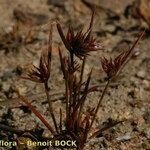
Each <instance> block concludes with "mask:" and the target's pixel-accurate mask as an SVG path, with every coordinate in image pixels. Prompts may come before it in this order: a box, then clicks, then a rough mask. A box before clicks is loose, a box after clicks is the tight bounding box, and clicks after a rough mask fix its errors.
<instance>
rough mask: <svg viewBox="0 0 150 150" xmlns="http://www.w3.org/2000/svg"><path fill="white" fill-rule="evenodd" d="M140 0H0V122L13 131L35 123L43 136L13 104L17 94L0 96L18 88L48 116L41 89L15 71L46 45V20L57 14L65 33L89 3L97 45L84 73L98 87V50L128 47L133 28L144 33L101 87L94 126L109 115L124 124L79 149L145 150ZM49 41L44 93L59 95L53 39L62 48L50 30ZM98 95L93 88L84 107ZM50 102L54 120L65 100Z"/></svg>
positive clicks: (149, 124)
mask: <svg viewBox="0 0 150 150" xmlns="http://www.w3.org/2000/svg"><path fill="white" fill-rule="evenodd" d="M148 3H149V2H148V0H143V1H142V0H141V1H138V0H132V1H130V0H127V1H126V2H125V1H123V0H115V1H113V0H107V1H106V0H105V1H104V0H93V1H92V0H83V1H81V0H76V1H71V0H62V1H61V0H56V1H54V0H48V1H45V0H32V1H30V0H26V1H19V0H14V1H11V0H7V1H3V0H0V14H1V17H0V60H1V61H0V101H3V102H1V103H0V116H1V118H0V122H1V123H5V124H7V125H9V126H13V127H15V128H17V129H20V130H32V129H35V128H36V127H37V125H39V126H40V127H41V128H43V129H45V130H44V133H43V136H45V137H48V136H49V132H48V131H47V129H46V127H45V126H44V125H43V124H42V123H41V122H40V121H39V120H38V119H37V118H36V117H35V116H34V114H32V113H31V112H30V111H29V110H28V109H27V108H24V107H20V103H19V102H18V100H17V99H16V100H12V101H11V100H9V101H7V102H6V99H9V98H10V99H11V98H13V97H14V96H15V95H14V93H13V89H14V88H18V89H19V90H20V93H21V94H23V95H26V96H27V97H29V99H30V100H32V104H33V105H35V106H36V107H37V109H38V110H39V111H40V112H41V113H42V114H43V115H44V116H45V117H46V118H47V120H48V121H50V122H51V121H52V120H51V118H50V117H49V113H48V104H47V103H46V102H44V101H45V100H46V97H45V95H44V94H43V93H44V90H43V87H42V86H41V85H39V84H35V83H32V82H30V81H25V80H22V79H20V78H19V75H20V74H21V72H22V69H26V68H27V67H28V66H30V65H31V64H32V63H34V64H38V61H39V57H40V53H41V49H42V48H46V47H47V45H46V44H47V40H48V31H49V29H48V25H49V24H48V23H49V21H50V20H51V19H59V21H60V22H61V23H62V27H63V29H64V30H65V31H66V30H67V28H68V26H69V24H72V25H73V27H74V28H75V29H76V30H79V29H80V28H81V27H84V28H85V29H86V28H87V27H88V26H87V25H88V23H89V20H90V15H91V11H90V6H91V5H92V4H94V5H96V16H95V22H94V29H93V32H94V36H95V37H97V39H98V41H100V42H101V43H102V45H103V47H104V50H103V52H102V51H99V52H94V53H92V54H91V55H90V56H89V58H88V61H87V63H86V70H85V72H86V74H85V77H86V75H87V74H88V73H89V71H90V69H91V68H92V67H93V66H94V68H93V79H92V83H91V84H96V85H99V84H102V85H103V84H104V82H105V76H106V75H105V74H104V73H103V71H102V69H101V65H100V59H99V58H100V56H102V53H103V54H105V55H107V56H112V57H114V56H116V55H117V54H119V53H120V52H121V51H122V50H126V49H127V48H129V46H131V44H132V43H133V41H134V40H135V39H136V37H137V35H138V33H139V32H140V31H141V30H144V29H145V28H146V29H147V30H146V33H145V37H144V39H143V40H142V41H141V42H140V45H139V46H138V47H137V48H136V53H135V56H134V57H132V58H131V60H130V61H129V63H128V64H127V65H126V66H125V68H124V69H123V71H122V72H121V74H120V76H119V77H118V78H117V80H115V81H114V84H115V85H112V86H110V87H109V89H108V91H107V94H106V96H105V98H104V101H103V103H102V106H101V109H100V111H99V113H98V117H97V119H96V123H95V126H98V127H100V126H101V125H102V124H104V123H109V121H110V120H111V119H112V120H123V119H128V121H125V122H124V123H122V124H119V125H117V126H115V127H113V128H112V129H110V130H108V131H105V132H104V133H103V134H102V135H99V137H97V138H94V139H92V140H91V141H90V142H89V143H87V144H86V147H85V149H89V150H92V149H97V150H98V149H106V150H107V149H109V150H111V149H112V150H127V149H128V150H130V149H131V150H138V149H139V150H146V149H147V150H148V149H150V98H149V97H150V92H149V91H150V50H149V47H150V34H149V30H148V29H149V25H150V24H149V22H150V20H149V19H150V17H149V14H150V13H149V12H148V11H144V10H150V9H148ZM149 6H150V5H149ZM146 12H147V13H146ZM18 22H19V23H18ZM13 26H15V27H16V26H19V28H18V32H17V33H18V35H16V39H13V38H11V36H12V34H13V33H12V30H13ZM16 30H17V28H16ZM53 42H54V44H53V58H52V73H51V79H50V81H49V82H50V86H51V91H50V94H51V93H55V92H59V93H60V94H59V96H57V95H56V96H54V97H52V99H55V98H57V99H58V100H59V97H61V96H62V95H63V92H64V84H63V83H64V81H63V76H62V73H61V70H60V64H59V57H58V50H57V45H58V44H59V45H60V46H61V49H62V50H64V51H65V49H64V46H63V45H62V43H61V40H60V37H59V35H58V33H57V32H56V28H54V33H53ZM64 53H66V52H64ZM101 88H103V86H102V87H101ZM99 94H100V93H99V92H96V93H92V94H91V95H90V96H89V99H88V102H87V104H86V105H87V107H88V106H89V105H90V106H91V107H92V106H95V104H96V103H97V102H98V96H99ZM53 105H54V108H55V113H56V116H57V117H58V112H59V107H58V106H60V107H61V108H62V109H63V108H64V106H65V104H64V102H63V101H56V102H54V103H53ZM5 135H7V132H4V131H1V130H0V139H5V138H7V137H6V136H5ZM10 137H12V135H10ZM0 149H1V148H0ZM4 149H5V148H4ZM20 149H21V148H20Z"/></svg>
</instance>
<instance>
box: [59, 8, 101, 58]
mask: <svg viewBox="0 0 150 150" xmlns="http://www.w3.org/2000/svg"><path fill="white" fill-rule="evenodd" d="M94 14H95V12H94V11H93V14H92V17H91V21H90V26H89V29H88V30H87V31H86V32H85V33H83V31H82V30H81V31H79V32H77V33H76V34H75V32H74V30H73V28H72V27H71V26H70V27H69V29H68V32H67V35H66V36H65V35H64V33H63V31H62V28H61V25H60V24H59V23H58V22H57V29H58V32H59V34H60V37H61V39H62V41H63V43H64V45H65V47H66V48H67V50H68V51H69V52H70V53H72V54H74V55H76V56H77V57H79V58H80V59H83V57H85V56H87V55H88V54H89V52H91V51H97V50H99V49H101V46H100V44H99V43H97V42H96V39H94V38H93V36H92V35H91V33H92V26H93V20H94Z"/></svg>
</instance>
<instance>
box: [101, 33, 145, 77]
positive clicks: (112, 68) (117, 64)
mask: <svg viewBox="0 0 150 150" xmlns="http://www.w3.org/2000/svg"><path fill="white" fill-rule="evenodd" d="M143 35H144V32H142V33H141V34H140V36H139V37H138V38H137V40H136V41H135V42H134V43H133V45H132V47H131V48H130V49H129V50H127V51H124V52H122V53H121V54H119V55H118V56H117V57H116V58H115V59H114V60H112V58H110V59H109V60H108V59H107V58H105V57H103V58H101V64H102V68H103V70H104V71H105V73H106V74H107V77H108V79H110V78H114V77H115V76H116V75H117V73H118V72H119V70H120V69H121V67H122V65H124V63H125V62H126V60H127V59H128V58H129V57H130V55H131V53H132V54H133V53H134V51H133V50H134V48H135V47H136V46H137V44H138V43H139V41H140V39H141V38H142V37H143Z"/></svg>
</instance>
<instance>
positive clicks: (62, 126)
mask: <svg viewBox="0 0 150 150" xmlns="http://www.w3.org/2000/svg"><path fill="white" fill-rule="evenodd" d="M94 15H95V11H93V12H92V15H91V20H90V24H89V27H88V29H87V30H86V32H83V30H80V31H78V32H75V31H74V29H73V27H72V26H69V29H68V31H67V34H66V35H65V34H64V32H63V29H62V27H61V24H60V23H59V22H58V21H56V22H55V24H53V23H52V24H51V25H50V32H49V42H48V48H47V49H46V50H42V55H41V57H40V63H39V66H38V67H37V66H34V65H33V66H32V67H31V68H30V71H28V72H27V73H26V75H25V76H22V78H23V79H27V80H31V81H33V82H37V83H41V84H43V86H44V89H45V94H46V97H47V101H48V104H49V112H50V115H51V118H52V121H53V125H52V124H51V123H49V122H48V120H46V119H45V118H44V117H43V116H42V114H41V113H40V112H39V111H38V110H37V109H36V108H35V107H34V106H33V105H32V103H30V100H29V99H27V98H26V97H25V96H22V95H20V94H19V92H17V95H18V97H19V99H20V100H21V101H23V102H24V103H25V105H27V107H29V108H30V109H31V111H32V112H33V113H34V114H35V115H36V116H37V117H38V118H39V119H40V120H41V121H42V123H43V124H44V125H45V126H46V127H47V129H48V130H49V131H50V132H51V135H52V136H51V137H49V139H51V140H53V141H55V140H59V141H61V140H65V141H68V140H72V141H76V146H73V147H69V146H67V145H66V146H65V147H63V146H61V145H60V146H59V148H61V149H63V148H75V149H78V150H82V149H84V146H85V144H86V143H87V142H88V141H89V140H90V139H91V138H94V137H96V136H97V135H99V134H100V133H102V132H103V131H104V130H106V129H109V128H111V127H113V126H115V125H117V124H118V123H121V122H122V121H115V122H113V123H112V124H111V125H109V126H107V127H104V128H100V129H97V128H96V129H94V130H93V129H92V128H93V124H94V121H95V119H96V117H97V114H98V111H99V109H100V106H101V103H102V100H103V99H104V96H105V94H106V91H107V89H108V87H109V84H110V83H111V81H112V80H113V79H114V78H116V77H117V76H118V74H119V72H120V71H121V69H122V68H123V66H124V65H125V64H126V62H127V61H128V60H129V58H130V57H131V56H132V55H133V53H134V48H135V47H136V46H137V44H138V43H139V41H140V40H141V38H142V37H143V35H144V32H142V33H141V34H140V35H139V36H138V38H137V40H136V41H135V42H134V43H133V45H132V46H131V48H129V49H128V50H126V51H123V52H121V54H119V55H118V56H116V57H115V58H114V59H112V58H111V57H110V59H107V58H106V57H100V63H101V66H102V69H103V71H104V72H105V73H106V76H107V80H106V85H105V86H104V89H103V90H102V92H100V94H101V96H100V97H99V100H98V103H97V105H96V106H95V107H94V108H93V109H91V110H87V112H86V111H83V110H85V107H86V106H85V102H86V100H87V96H88V94H89V93H91V92H95V91H98V87H99V86H91V85H90V82H91V79H92V69H91V71H90V72H89V74H88V76H87V79H86V80H85V81H83V76H84V74H85V72H84V71H85V64H86V61H87V60H88V56H89V54H90V53H91V52H93V51H98V50H102V47H101V44H100V43H98V42H97V40H96V39H95V38H94V37H93V35H92V28H93V21H94ZM54 25H56V29H57V31H58V34H59V35H60V38H61V40H62V42H63V44H64V46H65V49H66V50H67V51H68V56H63V54H62V51H61V48H58V50H59V59H60V65H61V71H62V73H63V77H64V78H63V79H64V83H65V93H64V94H65V115H63V113H62V109H60V117H59V119H58V118H56V115H55V113H54V107H53V104H52V101H51V99H50V95H49V85H48V81H49V79H50V75H51V57H52V37H53V35H52V32H53V26H54ZM79 61H81V62H82V63H79ZM77 74H79V75H78V76H77ZM91 129H92V130H91ZM33 136H34V135H33ZM53 146H54V147H55V145H53Z"/></svg>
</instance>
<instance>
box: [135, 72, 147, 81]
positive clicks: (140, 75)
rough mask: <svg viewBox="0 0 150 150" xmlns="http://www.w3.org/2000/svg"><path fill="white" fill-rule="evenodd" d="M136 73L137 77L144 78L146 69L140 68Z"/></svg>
mask: <svg viewBox="0 0 150 150" xmlns="http://www.w3.org/2000/svg"><path fill="white" fill-rule="evenodd" d="M136 75H137V77H139V78H142V79H143V78H144V77H145V71H144V70H140V71H139V72H138V73H137V74H136Z"/></svg>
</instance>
